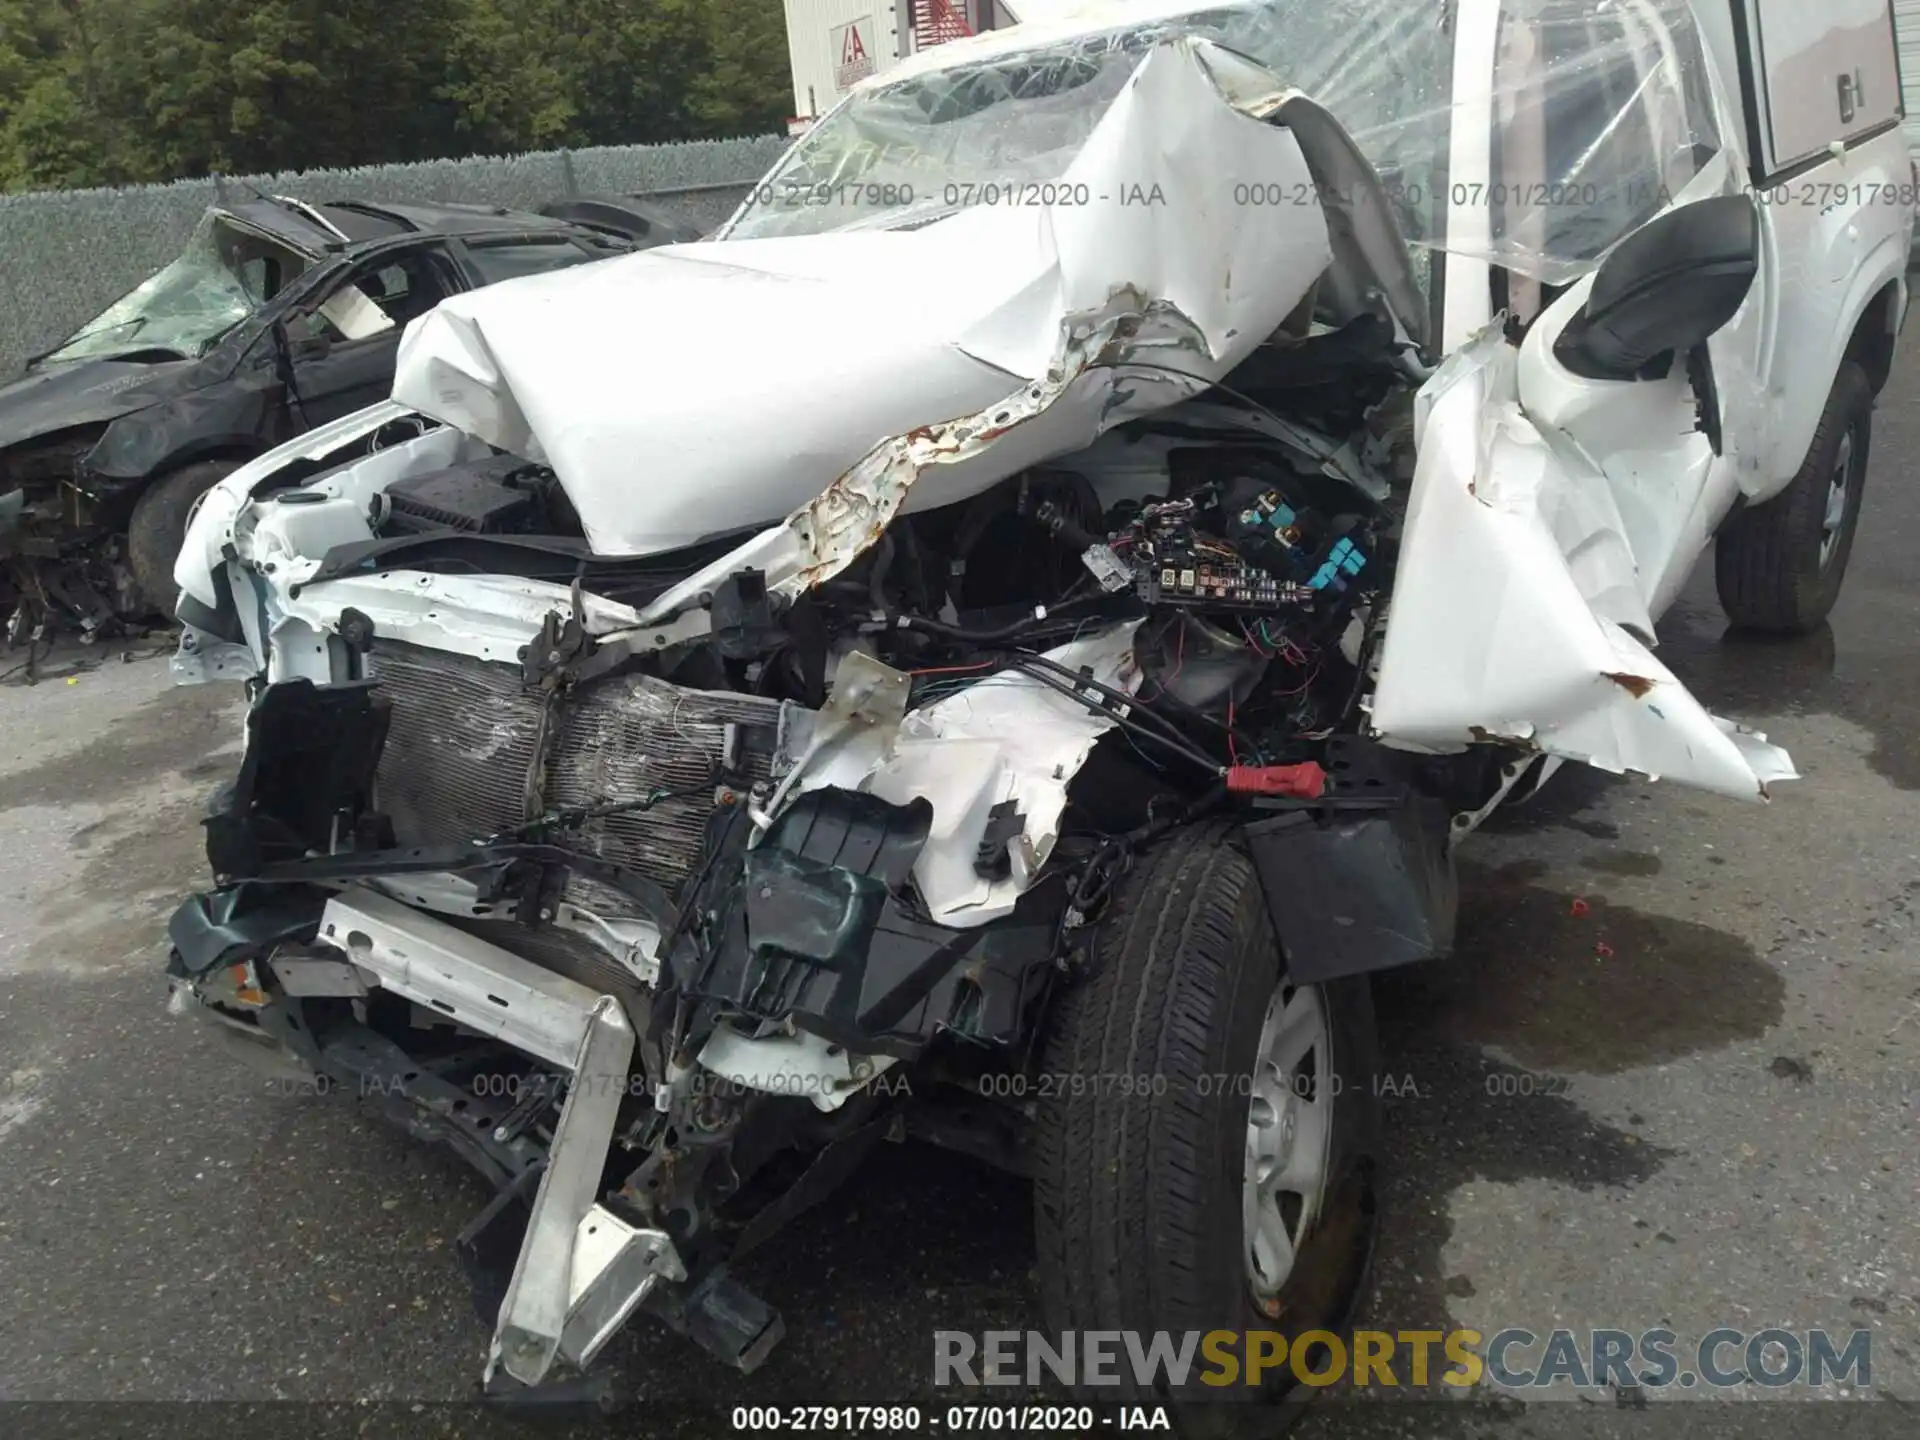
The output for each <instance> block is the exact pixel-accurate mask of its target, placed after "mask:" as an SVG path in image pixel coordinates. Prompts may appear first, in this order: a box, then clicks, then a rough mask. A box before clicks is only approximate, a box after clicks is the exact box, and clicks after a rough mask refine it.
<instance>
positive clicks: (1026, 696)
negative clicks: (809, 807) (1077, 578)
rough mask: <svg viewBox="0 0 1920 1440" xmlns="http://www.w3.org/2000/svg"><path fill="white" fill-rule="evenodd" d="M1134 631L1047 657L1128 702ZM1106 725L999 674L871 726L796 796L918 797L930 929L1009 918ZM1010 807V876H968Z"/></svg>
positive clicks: (803, 781)
mask: <svg viewBox="0 0 1920 1440" xmlns="http://www.w3.org/2000/svg"><path fill="white" fill-rule="evenodd" d="M1137 628H1138V627H1137V625H1136V624H1133V623H1129V624H1123V625H1115V626H1110V627H1108V628H1106V629H1103V630H1101V631H1099V632H1097V633H1091V634H1087V635H1083V636H1080V637H1079V638H1077V639H1075V640H1072V641H1069V642H1068V643H1067V644H1065V645H1062V646H1059V647H1058V648H1056V649H1053V650H1049V651H1048V652H1046V653H1047V655H1048V657H1049V658H1050V659H1052V660H1054V661H1056V662H1057V663H1059V664H1061V665H1064V666H1066V667H1067V668H1068V669H1069V670H1073V671H1076V672H1077V671H1081V670H1084V671H1085V672H1086V673H1087V675H1088V676H1089V677H1090V678H1091V679H1093V680H1096V681H1099V682H1100V683H1101V684H1103V685H1106V686H1108V687H1110V688H1112V689H1115V690H1123V691H1125V692H1126V693H1127V694H1129V695H1131V694H1133V693H1135V692H1136V691H1137V690H1138V688H1139V685H1140V678H1141V677H1140V669H1139V666H1138V664H1137V662H1136V661H1135V659H1134V653H1133V639H1134V631H1135V630H1136V629H1137ZM1112 728H1113V721H1112V719H1111V718H1109V717H1107V716H1104V715H1096V714H1094V713H1093V712H1092V711H1091V710H1090V709H1088V708H1087V707H1086V706H1085V705H1083V704H1081V703H1079V702H1077V701H1074V700H1072V699H1070V698H1068V697H1067V696H1065V695H1063V694H1061V693H1060V692H1059V691H1058V690H1055V689H1052V688H1050V687H1049V686H1047V685H1045V684H1042V683H1041V682H1040V681H1038V680H1035V679H1032V678H1031V677H1029V676H1026V675H1019V674H1014V673H1005V674H995V675H991V676H989V677H987V678H986V679H984V680H981V681H979V682H978V683H976V684H973V685H970V686H968V687H967V688H966V689H964V690H962V691H960V692H959V693H958V694H956V695H950V696H948V697H947V698H946V699H943V700H937V701H935V702H934V703H932V704H930V705H923V706H921V707H920V708H919V709H917V710H912V711H909V712H908V713H907V716H906V719H905V721H904V723H902V724H901V725H900V726H899V727H898V729H897V730H895V731H891V732H889V731H885V730H874V731H872V732H870V734H869V735H868V736H867V737H865V738H864V739H856V740H855V741H853V742H852V743H849V744H847V745H845V746H842V747H839V748H837V749H835V750H834V751H833V752H832V754H831V755H830V756H822V757H821V759H820V761H819V763H817V764H808V765H806V766H805V767H804V769H803V770H802V771H801V772H800V773H799V775H798V779H797V783H796V784H795V786H794V789H795V790H796V791H804V790H814V789H819V788H821V787H823V786H829V785H831V786H838V787H840V788H843V789H850V790H864V791H867V792H868V793H870V794H873V795H877V796H879V797H880V798H881V799H882V800H886V801H889V802H891V803H893V804H895V805H904V804H906V803H908V802H909V801H911V800H913V799H914V798H915V797H923V798H925V799H926V800H928V801H930V802H931V803H932V805H933V829H932V831H931V832H930V833H929V835H928V837H927V843H926V845H925V846H924V847H923V848H922V850H921V852H920V856H919V858H918V859H917V860H916V861H915V862H914V869H913V879H914V884H915V887H916V888H917V890H918V893H919V896H920V899H921V901H922V903H923V904H925V906H926V907H927V913H928V916H929V918H930V919H932V920H933V921H934V922H935V923H936V924H940V925H951V926H954V927H955V928H958V929H971V928H972V927H974V926H977V925H985V924H987V923H988V922H990V921H993V920H998V919H1000V918H1002V917H1003V916H1006V915H1009V914H1011V913H1012V911H1013V907H1014V903H1015V902H1016V901H1017V900H1018V899H1019V898H1020V896H1021V894H1022V893H1023V892H1024V891H1025V890H1026V889H1027V887H1028V885H1029V884H1030V883H1031V882H1032V880H1033V877H1034V875H1035V874H1036V873H1037V872H1038V871H1039V869H1040V867H1041V866H1043V865H1044V864H1045V863H1046V861H1047V858H1048V857H1049V856H1050V855H1052V853H1053V847H1054V845H1055V843H1056V842H1057V841H1058V840H1059V838H1060V816H1061V814H1062V812H1063V811H1064V810H1065V809H1066V803H1067V787H1068V786H1069V785H1070V784H1072V783H1073V777H1074V776H1075V775H1076V774H1078V773H1079V771H1080V767H1081V766H1083V765H1084V764H1086V761H1087V756H1088V755H1089V754H1090V753H1091V752H1092V750H1093V746H1094V743H1095V742H1096V741H1097V740H1099V738H1100V737H1101V736H1102V735H1104V734H1105V733H1106V732H1107V731H1108V730H1111V729H1112ZM1008 802H1011V804H1012V805H1013V807H1014V813H1017V814H1018V815H1019V816H1020V828H1019V832H1018V833H1017V834H1015V835H1013V836H1012V837H1011V839H1010V841H1009V843H1008V846H1007V854H1008V859H1009V861H1010V865H1009V872H1008V873H1007V874H1006V875H1003V876H1000V877H998V878H993V877H988V876H983V875H981V874H980V873H979V872H978V871H977V870H976V869H975V868H974V859H975V857H976V856H977V855H978V853H979V846H980V841H981V838H982V836H983V835H984V834H985V832H986V829H987V823H988V816H989V812H991V811H992V810H993V808H994V807H995V806H997V805H1002V804H1005V803H1008Z"/></svg>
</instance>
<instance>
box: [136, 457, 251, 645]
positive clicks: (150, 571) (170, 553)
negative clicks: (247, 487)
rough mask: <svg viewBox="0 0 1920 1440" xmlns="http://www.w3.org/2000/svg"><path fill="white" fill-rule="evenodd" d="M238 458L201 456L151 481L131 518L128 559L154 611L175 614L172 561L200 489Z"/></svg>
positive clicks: (217, 479)
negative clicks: (225, 458)
mask: <svg viewBox="0 0 1920 1440" xmlns="http://www.w3.org/2000/svg"><path fill="white" fill-rule="evenodd" d="M241 463H242V462H240V461H238V460H202V461H201V462H200V463H199V464H197V465H187V466H183V467H182V468H180V469H178V470H174V471H172V472H170V473H168V474H166V475H162V476H161V477H160V478H159V479H157V480H155V481H154V482H153V483H152V484H151V485H149V486H148V487H147V491H146V493H145V494H144V495H142V496H141V497H140V500H139V503H137V504H136V505H135V506H134V507H133V518H132V520H130V521H129V522H128V524H127V563H128V564H129V565H131V566H132V567H133V579H134V583H135V584H136V585H137V586H139V589H140V598H141V600H143V601H144V602H145V603H146V605H147V606H148V608H149V609H151V610H152V611H154V612H155V613H156V614H159V615H164V616H166V617H167V618H168V619H172V618H173V607H174V602H175V601H176V600H178V599H179V595H180V591H179V587H178V586H177V585H175V584H174V583H173V564H174V561H176V560H178V559H179V558H180V547H181V546H182V545H184V544H185V543H186V539H187V520H188V517H190V516H191V515H192V514H193V507H194V506H195V504H197V503H198V502H199V499H200V497H201V496H202V495H204V494H206V493H207V491H209V490H211V489H212V488H213V487H214V486H215V485H217V484H219V483H220V482H221V481H222V480H224V479H226V478H227V476H229V475H231V474H232V473H233V472H234V471H235V470H238V469H239V468H240V465H241Z"/></svg>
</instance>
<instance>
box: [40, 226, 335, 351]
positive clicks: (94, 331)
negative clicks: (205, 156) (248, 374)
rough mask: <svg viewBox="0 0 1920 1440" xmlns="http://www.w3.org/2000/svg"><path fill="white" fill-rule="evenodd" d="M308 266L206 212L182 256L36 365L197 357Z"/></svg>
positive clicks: (292, 254)
mask: <svg viewBox="0 0 1920 1440" xmlns="http://www.w3.org/2000/svg"><path fill="white" fill-rule="evenodd" d="M308 264H309V260H308V258H307V257H306V256H304V255H301V254H300V253H298V252H297V251H294V250H289V249H287V248H286V247H285V246H282V245H276V244H274V243H273V242H272V241H270V240H267V239H266V238H264V237H263V236H260V235H256V234H254V233H253V232H252V231H249V230H244V229H241V228H240V227H239V226H236V225H234V224H232V223H231V222H229V221H228V220H227V219H226V217H224V216H223V215H221V214H219V213H218V212H217V211H216V212H209V213H208V214H207V215H206V216H205V217H204V218H202V220H201V221H200V224H199V225H198V226H197V227H196V228H195V230H194V232H193V236H192V238H190V239H189V240H188V241H187V243H186V247H185V248H184V249H183V250H182V251H181V252H180V258H179V259H177V260H175V261H174V262H173V263H172V264H170V265H168V266H167V267H166V268H165V269H163V270H161V271H160V272H159V273H157V274H155V275H152V276H149V277H148V278H147V279H145V280H143V281H141V282H140V283H139V284H138V285H136V286H135V287H134V288H133V290H132V291H130V292H129V293H128V294H126V295H124V296H122V297H121V298H120V299H118V300H116V301H114V302H113V304H111V305H109V306H108V307H107V308H106V309H105V310H103V311H102V312H101V313H100V314H99V315H98V316H96V317H95V318H94V319H92V320H90V321H88V322H87V323H86V324H85V325H83V326H81V327H80V329H79V330H78V331H76V332H75V333H74V335H73V337H72V338H71V339H69V340H67V341H66V343H65V344H63V345H61V346H60V347H59V348H58V349H56V350H53V351H50V352H49V353H48V354H46V355H44V356H42V357H41V358H40V360H39V361H38V362H36V363H42V364H44V363H48V362H59V361H63V360H99V359H104V358H107V357H110V356H114V355H131V354H136V353H140V352H150V351H156V350H158V351H171V352H172V353H174V354H176V355H178V356H180V357H181V358H182V359H184V360H192V359H195V358H197V357H199V356H201V355H203V354H205V353H206V352H207V351H208V350H209V349H211V348H212V347H213V345H214V344H215V343H216V342H217V341H218V340H219V339H220V337H221V336H222V335H225V334H226V333H227V331H229V330H231V329H232V328H233V327H234V326H235V325H238V324H239V323H240V322H241V321H242V320H244V319H246V318H247V316H249V315H251V314H252V313H253V312H254V311H255V310H256V309H258V308H259V307H260V306H261V305H262V304H263V303H264V302H265V301H267V300H269V299H271V298H272V296H273V295H274V293H275V292H277V291H278V290H279V289H280V288H281V287H282V286H284V285H285V284H286V283H287V282H288V281H289V280H291V279H292V278H293V277H294V276H295V275H297V274H299V273H300V272H301V271H302V270H304V269H305V268H306V267H307V265H308Z"/></svg>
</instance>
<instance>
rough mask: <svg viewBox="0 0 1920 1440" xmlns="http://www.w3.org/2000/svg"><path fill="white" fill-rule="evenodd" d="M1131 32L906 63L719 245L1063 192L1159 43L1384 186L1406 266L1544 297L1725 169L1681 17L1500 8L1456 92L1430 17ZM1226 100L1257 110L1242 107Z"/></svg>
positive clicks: (1408, 1)
mask: <svg viewBox="0 0 1920 1440" xmlns="http://www.w3.org/2000/svg"><path fill="white" fill-rule="evenodd" d="M1129 13H1131V14H1135V15H1139V16H1142V17H1143V18H1141V19H1140V20H1138V21H1137V22H1136V23H1134V24H1131V25H1128V26H1126V27H1122V28H1116V29H1114V30H1112V31H1108V32H1105V33H1101V34H1096V35H1092V36H1087V35H1065V36H1059V38H1053V37H1055V36H1056V35H1057V34H1058V32H1057V30H1054V29H1050V28H1049V26H1048V24H1047V23H1046V22H1044V21H1038V22H1033V23H1030V24H1028V25H1025V26H1020V27H1016V29H1015V30H1011V31H1007V32H1004V33H1005V34H1006V35H1008V36H1013V35H1018V34H1021V33H1025V32H1032V34H1033V37H1034V38H1033V48H1031V49H1027V50H1022V51H1018V52H1016V53H1013V54H1005V53H1000V54H990V55H987V56H984V57H983V58H981V59H980V60H978V61H974V62H968V61H967V59H966V54H967V53H968V51H967V50H966V47H967V46H968V45H969V44H970V43H971V42H960V44H959V45H958V46H956V47H955V49H956V51H957V52H958V53H956V54H955V55H954V56H953V57H952V58H951V59H948V57H946V56H945V55H944V54H943V53H936V52H929V54H928V55H927V56H926V57H915V58H914V59H911V60H909V61H907V62H905V63H904V64H903V66H902V67H901V68H902V72H904V73H902V74H901V75H900V78H898V79H886V78H884V77H883V78H882V79H881V80H879V81H877V82H873V83H870V84H868V85H866V86H863V87H862V88H859V89H856V90H855V91H854V93H853V94H852V95H850V96H848V97H847V99H846V100H844V101H842V102H841V103H840V104H839V105H838V106H836V107H835V108H834V109H833V110H832V111H830V112H829V113H828V114H827V115H826V116H825V117H824V118H823V119H821V120H820V121H819V123H818V124H816V125H815V126H814V127H813V128H812V129H811V130H809V131H808V132H807V133H806V134H805V135H803V136H802V137H800V139H799V140H798V141H796V142H795V144H794V145H793V146H792V148H790V149H789V150H788V151H787V153H786V154H785V156H783V157H782V159H781V161H780V163H779V164H778V165H777V166H776V167H775V168H774V170H773V172H772V173H771V174H770V175H769V176H768V177H767V178H766V179H765V180H764V181H762V182H761V183H760V184H759V185H757V186H756V187H754V190H753V191H752V193H751V194H750V195H749V197H748V199H747V202H746V203H745V204H744V205H742V207H741V208H740V210H739V211H738V212H737V213H736V214H735V215H734V217H733V219H732V220H731V221H729V222H728V224H727V226H726V227H725V228H724V229H723V230H722V231H721V233H720V237H719V238H721V239H748V238H752V237H757V236H765V235H796V234H813V233H817V232H821V231H827V230H838V229H848V228H877V227H889V228H898V227H901V226H909V225H913V224H916V223H925V222H927V221H931V220H936V219H938V218H940V217H941V216H942V215H946V214H950V213H952V212H953V211H955V210H957V209H960V208H963V207H965V206H967V205H972V204H992V203H1007V201H1008V195H1009V192H1010V191H1011V192H1013V193H1014V194H1016V195H1018V194H1021V193H1022V190H1021V187H1031V186H1033V185H1035V184H1036V183H1040V182H1047V181H1053V180H1058V179H1059V178H1060V177H1061V176H1062V175H1063V174H1065V173H1066V170H1067V168H1068V166H1069V165H1071V164H1072V162H1073V160H1074V158H1075V157H1076V156H1077V155H1078V153H1079V151H1080V150H1081V148H1082V147H1083V146H1084V145H1085V143H1086V141H1087V138H1088V136H1090V135H1091V134H1092V132H1093V129H1094V127H1095V126H1096V125H1097V124H1098V123H1099V122H1100V119H1101V117H1102V116H1103V115H1104V114H1105V113H1106V110H1107V109H1108V107H1109V106H1110V105H1111V104H1112V103H1113V101H1114V99H1115V98H1116V97H1117V96H1118V95H1119V93H1120V91H1121V88H1122V87H1123V86H1124V85H1125V83H1126V80H1127V77H1128V76H1130V75H1131V74H1132V73H1133V70H1134V69H1135V68H1136V67H1137V66H1138V65H1139V63H1140V61H1141V60H1142V59H1143V58H1144V57H1145V55H1146V53H1147V51H1148V50H1150V49H1151V48H1152V47H1153V46H1154V45H1155V44H1157V43H1160V42H1161V41H1163V40H1165V39H1167V38H1168V37H1170V36H1174V35H1197V36H1200V37H1203V38H1205V39H1207V40H1211V41H1213V42H1214V43H1216V44H1218V45H1219V46H1221V47H1223V48H1224V49H1227V50H1231V51H1234V52H1236V53H1238V54H1240V55H1243V56H1245V57H1247V58H1248V59H1250V60H1252V61H1253V62H1255V63H1256V64H1258V65H1260V66H1262V67H1264V68H1265V69H1267V70H1269V71H1271V72H1272V73H1273V75H1274V76H1275V77H1276V79H1277V80H1278V81H1279V82H1280V83H1282V84H1284V85H1285V86H1288V87H1291V88H1294V89H1298V90H1301V91H1304V92H1305V93H1306V94H1308V95H1310V96H1312V97H1313V98H1314V99H1315V100H1317V101H1318V102H1319V103H1320V104H1321V105H1323V106H1325V107H1326V109H1327V110H1329V111H1330V112H1331V113H1332V114H1333V115H1334V117H1335V118H1336V119H1338V120H1339V121H1340V123H1341V125H1342V126H1344V127H1345V129H1346V130H1347V132H1348V133H1349V134H1350V135H1352V136H1353V138H1354V140H1355V142H1356V143H1357V144H1358V145H1359V147H1360V149H1361V151H1362V152H1363V153H1364V154H1365V155H1366V157H1367V159H1368V161H1369V162H1370V163H1371V164H1372V165H1373V167H1374V169H1375V170H1376V171H1377V172H1378V173H1379V176H1380V179H1381V182H1382V184H1383V186H1384V187H1385V190H1386V193H1387V195H1388V196H1389V198H1390V199H1391V200H1392V202H1393V204H1394V207H1395V210H1396V219H1397V220H1398V221H1399V223H1400V227H1401V230H1402V232H1403V233H1404V235H1405V238H1406V240H1407V241H1408V243H1409V244H1413V245H1425V246H1428V247H1430V248H1432V249H1436V250H1448V251H1452V252H1455V253H1459V254H1467V255H1474V256H1478V257H1480V258H1482V259H1486V260H1489V261H1491V262H1493V263H1494V264H1496V265H1500V266H1503V267H1505V268H1506V269H1508V270H1511V271H1513V272H1514V273H1516V274H1519V275H1525V276H1531V277H1533V278H1536V279H1539V280H1543V281H1545V282H1547V283H1549V284H1555V285H1559V284H1565V283H1568V282H1569V281H1571V280H1573V279H1577V278H1578V277H1579V276H1580V275H1582V274H1585V273H1586V272H1587V271H1589V270H1591V269H1592V268H1593V267H1594V266H1595V265H1596V264H1597V263H1598V261H1599V259H1600V257H1601V256H1602V255H1604V254H1605V253H1606V251H1607V250H1608V249H1610V248H1611V247H1612V246H1613V245H1614V244H1616V243H1618V242H1619V241H1620V240H1621V239H1622V238H1624V237H1625V236H1626V235H1628V234H1630V233H1632V231H1633V230H1635V229H1637V228H1638V227H1639V226H1640V225H1641V224H1644V223H1645V222H1646V221H1647V220H1648V219H1650V218H1651V217H1652V216H1653V215H1655V214H1657V213H1659V211H1660V210H1661V209H1663V208H1665V206H1666V205H1667V204H1669V203H1671V200H1672V197H1673V196H1674V195H1675V194H1676V193H1677V192H1678V191H1679V189H1680V188H1681V187H1682V186H1683V185H1685V184H1687V183H1688V182H1689V181H1691V180H1693V179H1694V177H1695V176H1696V175H1699V174H1701V173H1702V172H1703V170H1704V169H1705V168H1706V167H1707V166H1708V165H1709V163H1710V162H1711V161H1713V160H1714V159H1715V158H1716V157H1717V156H1719V155H1720V153H1721V150H1722V139H1721V135H1720V123H1719V119H1718V114H1717V111H1716V105H1715V91H1714V84H1713V78H1712V75H1711V71H1710V67H1709V62H1708V60H1707V57H1706V53H1705V49H1704V47H1703V45H1702V43H1701V39H1700V34H1699V30H1698V27H1697V25H1696V24H1695V22H1694V18H1693V14H1692V11H1691V10H1690V9H1689V7H1688V5H1687V3H1686V0H1500V6H1499V12H1498V25H1497V32H1496V41H1495V44H1494V46H1493V47H1492V51H1491V53H1490V54H1488V55H1487V56H1486V58H1485V61H1484V63H1482V62H1480V61H1479V60H1478V59H1476V57H1474V56H1462V57H1461V58H1462V61H1463V64H1462V65H1461V67H1460V73H1459V74H1458V75H1456V66H1455V41H1456V34H1455V31H1456V9H1455V7H1454V6H1452V5H1447V4H1434V3H1432V0H1316V3H1307V0H1248V3H1242V4H1224V5H1219V6H1214V7H1191V8H1186V9H1182V8H1181V7H1180V5H1179V4H1178V0H1158V3H1155V0H1142V3H1141V4H1139V5H1138V6H1136V7H1134V8H1133V9H1132V10H1131V11H1130V12H1129ZM982 38H983V40H984V39H986V38H987V37H982ZM944 48H945V47H943V51H944ZM943 61H945V62H946V63H942V62H943ZM1456 79H1457V80H1458V84H1459V90H1458V93H1456V88H1455V86H1456ZM1223 90H1225V91H1227V92H1228V93H1229V98H1230V100H1231V101H1232V102H1233V103H1237V104H1240V105H1242V106H1243V107H1246V108H1251V109H1256V110H1257V109H1258V108H1259V106H1258V105H1257V103H1256V101H1257V98H1258V97H1257V96H1255V95H1254V94H1253V93H1252V92H1251V91H1247V90H1246V89H1245V87H1244V86H1223ZM1238 92H1244V93H1238ZM1462 165H1463V166H1464V168H1460V167H1461V166H1462ZM1236 178H1243V177H1236ZM1729 183H1731V182H1729ZM1040 193H1041V194H1042V195H1043V196H1044V195H1045V193H1046V187H1045V186H1044V184H1042V186H1041V192H1040ZM1018 203H1029V202H1018ZM1049 203H1050V202H1049Z"/></svg>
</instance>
